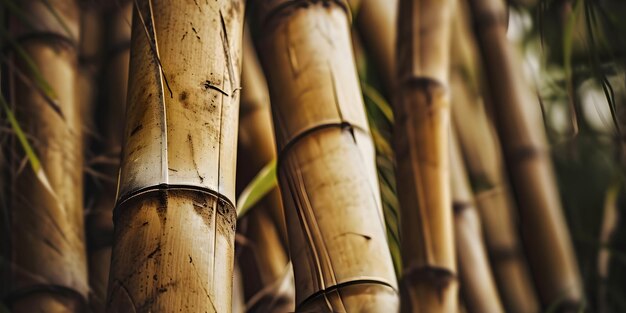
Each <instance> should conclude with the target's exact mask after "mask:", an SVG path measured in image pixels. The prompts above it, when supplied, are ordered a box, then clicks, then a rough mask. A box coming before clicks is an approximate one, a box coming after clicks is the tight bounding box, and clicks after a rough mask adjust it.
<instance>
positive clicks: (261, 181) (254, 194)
mask: <svg viewBox="0 0 626 313" xmlns="http://www.w3.org/2000/svg"><path fill="white" fill-rule="evenodd" d="M277 185H278V180H277V179H276V159H274V160H272V161H270V162H269V163H267V164H266V165H265V166H264V167H263V168H262V169H261V170H260V171H259V173H258V174H257V175H256V176H255V177H254V178H253V179H252V181H250V183H249V184H248V186H246V188H245V189H244V190H243V191H242V192H241V195H239V199H237V217H239V218H240V217H242V216H244V215H245V214H246V213H247V212H248V210H250V208H252V207H253V206H254V205H255V204H257V202H259V200H261V199H263V197H265V195H267V194H268V193H269V192H270V191H272V189H274V188H276V186H277Z"/></svg>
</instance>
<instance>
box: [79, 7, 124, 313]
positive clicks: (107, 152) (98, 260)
mask: <svg viewBox="0 0 626 313" xmlns="http://www.w3.org/2000/svg"><path fill="white" fill-rule="evenodd" d="M103 15H104V19H105V25H106V31H105V33H106V34H105V36H106V38H105V40H104V41H105V43H106V48H105V50H106V52H105V57H104V60H103V64H104V66H103V69H102V73H101V87H100V88H101V92H100V96H99V98H100V102H99V103H98V107H97V108H96V110H95V112H96V114H95V115H94V119H95V122H96V125H97V129H98V130H99V134H100V136H101V139H100V141H99V145H96V146H97V147H96V148H95V149H96V151H97V153H98V157H102V158H104V159H105V161H104V162H102V163H101V164H98V165H96V166H94V167H95V170H96V171H98V172H100V173H101V174H103V175H104V177H106V178H108V180H106V179H103V180H101V181H100V183H99V186H98V188H97V189H96V191H95V192H94V193H95V194H96V195H95V196H94V203H95V204H94V207H93V209H92V210H91V211H90V212H89V213H90V214H89V215H88V216H87V220H86V223H87V231H88V238H89V245H88V248H89V285H90V287H91V293H90V297H89V298H90V299H89V303H90V308H91V310H92V312H94V313H99V312H105V310H106V293H107V286H108V280H109V267H110V263H111V250H112V244H113V207H114V206H115V196H116V189H117V176H118V173H119V158H120V153H121V148H122V138H123V129H124V126H123V122H124V120H123V118H121V117H123V116H124V108H125V103H126V89H127V86H128V63H129V58H130V51H129V50H130V24H129V23H130V21H131V18H132V4H131V2H130V1H126V2H125V3H122V4H121V7H117V6H116V7H112V8H111V9H109V11H108V12H106V13H105V14H103Z"/></svg>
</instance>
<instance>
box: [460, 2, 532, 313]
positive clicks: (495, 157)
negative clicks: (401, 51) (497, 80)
mask: <svg viewBox="0 0 626 313" xmlns="http://www.w3.org/2000/svg"><path fill="white" fill-rule="evenodd" d="M468 9H469V8H467V4H466V3H464V2H461V3H460V10H458V11H457V12H458V13H457V17H456V18H455V20H454V23H453V27H454V31H453V35H452V37H453V40H452V46H451V51H452V61H451V62H452V64H451V74H450V85H451V93H452V95H453V97H452V102H453V104H452V118H453V125H454V129H455V131H456V132H455V133H456V135H457V137H458V139H459V144H460V147H461V150H462V154H463V156H464V159H465V161H466V167H467V171H468V175H469V178H470V180H471V181H472V182H473V183H474V193H475V201H476V204H477V207H478V210H479V213H480V218H481V222H482V226H483V231H484V234H485V244H486V245H487V250H488V254H489V257H490V261H491V266H492V269H493V274H494V276H495V278H496V282H497V284H498V289H499V291H500V296H501V298H502V302H503V304H504V306H505V308H506V311H507V312H514V313H533V312H539V311H540V305H539V299H538V298H537V294H536V290H535V286H534V283H533V280H532V277H531V274H530V270H529V269H528V263H527V261H526V258H525V253H524V251H523V249H522V248H523V247H522V242H521V239H520V236H519V220H518V219H517V216H516V212H517V208H516V206H515V201H514V199H513V195H512V194H511V191H510V187H509V183H508V180H507V177H506V173H505V168H504V163H503V160H502V153H501V151H500V145H499V142H498V138H497V134H496V133H495V130H494V128H493V123H492V121H491V119H490V118H489V117H488V113H487V112H486V108H485V105H484V103H483V102H482V99H481V96H480V94H479V88H480V87H479V86H478V80H479V77H478V75H479V73H478V71H477V66H476V65H475V64H476V62H477V59H476V58H477V55H476V47H475V43H474V40H473V37H472V36H473V34H472V33H471V28H470V24H469V22H468V21H467V19H468V16H467V14H468V11H467V10H468Z"/></svg>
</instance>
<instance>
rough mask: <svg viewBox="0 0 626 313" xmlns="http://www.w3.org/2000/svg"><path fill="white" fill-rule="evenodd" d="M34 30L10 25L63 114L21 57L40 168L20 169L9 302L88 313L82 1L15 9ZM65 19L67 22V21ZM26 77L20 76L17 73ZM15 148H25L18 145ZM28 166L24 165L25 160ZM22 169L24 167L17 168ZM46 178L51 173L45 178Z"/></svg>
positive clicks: (23, 120) (27, 308) (24, 111)
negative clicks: (80, 88) (80, 94)
mask: <svg viewBox="0 0 626 313" xmlns="http://www.w3.org/2000/svg"><path fill="white" fill-rule="evenodd" d="M16 4H17V5H19V6H20V10H22V11H23V12H28V14H29V17H30V18H31V19H32V20H35V21H37V23H36V24H35V25H30V27H27V26H26V25H20V23H19V21H18V20H12V21H10V22H11V23H10V25H11V26H10V29H11V32H12V33H11V36H13V41H14V42H16V43H17V45H13V46H12V47H13V48H14V50H13V52H15V51H16V50H15V49H16V46H18V45H19V47H20V48H19V49H20V50H23V51H24V52H25V54H26V55H28V57H29V58H30V59H31V60H32V62H33V63H34V65H35V66H36V67H37V69H38V70H39V71H40V73H41V75H42V79H43V80H45V81H46V82H47V84H48V85H49V86H50V88H51V89H52V90H53V93H54V98H55V100H56V103H55V104H56V105H58V110H55V109H54V108H53V104H51V103H50V102H49V101H48V100H47V99H46V98H45V97H44V96H43V94H42V92H40V91H39V90H38V89H37V87H36V86H37V84H36V83H34V82H35V81H36V79H35V78H34V74H33V72H32V71H31V70H30V67H29V65H28V63H27V62H26V61H25V59H24V57H23V56H20V54H19V53H12V59H13V60H14V61H15V62H14V64H15V65H16V66H15V68H11V69H12V71H10V73H9V74H10V75H11V76H12V77H11V78H10V79H11V80H12V83H13V84H14V85H13V86H14V87H15V88H14V89H12V90H10V91H9V92H10V93H11V94H10V99H11V102H12V103H14V104H15V105H16V108H15V110H16V116H17V119H18V121H19V122H20V125H21V127H22V128H23V129H24V132H25V133H27V134H28V135H29V138H31V139H32V140H31V144H32V146H33V147H34V149H35V153H36V154H37V156H38V158H39V161H40V165H41V168H39V169H37V166H36V165H34V164H32V167H31V166H27V167H25V168H24V169H23V170H22V171H19V172H18V171H16V172H17V173H15V176H14V177H13V181H12V183H11V188H12V190H11V207H10V216H11V220H10V242H11V246H10V251H9V253H10V255H9V257H10V259H9V260H7V262H8V263H9V264H12V267H11V269H12V271H11V273H10V278H9V281H10V282H12V283H11V284H10V286H9V287H10V290H9V293H8V296H7V300H8V301H7V302H8V303H9V306H10V309H11V312H36V311H39V312H41V311H43V312H83V310H84V304H85V302H86V298H87V293H88V290H89V288H88V284H87V265H86V263H87V262H86V256H85V243H84V228H83V225H84V222H83V188H82V182H83V179H82V177H83V171H82V164H83V157H82V153H83V143H82V141H83V139H82V130H81V126H82V125H81V123H82V121H81V118H82V115H81V110H80V108H79V103H78V98H77V89H76V84H75V83H76V80H77V77H78V39H79V38H80V30H79V29H80V26H79V24H80V23H79V8H78V5H77V3H76V1H73V0H58V1H49V2H47V4H49V7H48V6H47V5H46V3H44V2H43V1H38V0H24V1H19V2H18V3H16ZM60 21H62V22H60ZM18 72H19V73H21V75H16V74H17V73H18ZM57 111H60V112H61V114H59V113H58V112H57ZM15 149H19V148H18V147H15ZM19 161H21V160H18V162H19ZM16 168H17V167H16ZM44 173H45V174H44Z"/></svg>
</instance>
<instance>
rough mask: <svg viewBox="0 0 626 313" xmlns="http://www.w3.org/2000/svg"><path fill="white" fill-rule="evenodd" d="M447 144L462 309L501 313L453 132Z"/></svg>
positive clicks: (476, 214) (471, 196)
mask: <svg viewBox="0 0 626 313" xmlns="http://www.w3.org/2000/svg"><path fill="white" fill-rule="evenodd" d="M450 141H451V142H450V173H451V178H450V180H451V184H452V208H453V209H454V236H455V238H456V251H457V259H458V260H459V280H460V283H461V293H462V295H463V299H465V306H466V307H467V310H468V311H469V312H476V313H479V312H491V313H497V312H505V311H504V308H503V307H502V303H501V302H500V295H499V294H498V288H497V287H496V283H495V281H494V279H493V275H492V273H491V265H490V264H489V258H488V256H487V251H486V249H485V244H484V242H483V233H482V229H481V223H480V218H479V215H478V211H477V210H476V205H475V203H474V195H473V193H472V189H471V187H470V184H469V181H468V178H467V173H466V171H465V165H464V164H463V157H462V155H461V151H460V148H459V146H458V142H457V139H456V137H455V136H454V132H452V136H451V140H450Z"/></svg>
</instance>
